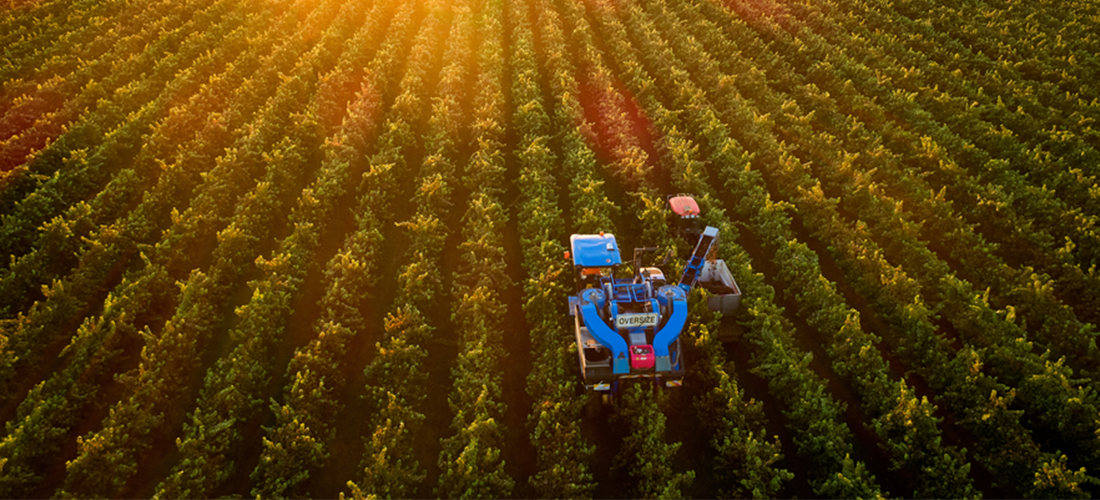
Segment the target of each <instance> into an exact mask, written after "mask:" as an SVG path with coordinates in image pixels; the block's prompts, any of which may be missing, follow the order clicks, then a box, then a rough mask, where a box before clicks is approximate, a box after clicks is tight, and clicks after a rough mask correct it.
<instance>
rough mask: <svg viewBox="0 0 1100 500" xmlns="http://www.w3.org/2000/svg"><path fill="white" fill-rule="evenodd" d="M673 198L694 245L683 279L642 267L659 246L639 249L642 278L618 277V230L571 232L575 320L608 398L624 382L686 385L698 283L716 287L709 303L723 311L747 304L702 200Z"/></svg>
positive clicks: (584, 363)
mask: <svg viewBox="0 0 1100 500" xmlns="http://www.w3.org/2000/svg"><path fill="white" fill-rule="evenodd" d="M667 201H668V206H669V209H670V212H671V213H670V216H671V217H672V218H673V219H674V224H675V228H676V232H677V233H679V234H680V235H681V236H683V237H684V238H687V239H688V241H689V245H690V244H694V251H693V252H692V253H691V256H690V258H689V259H688V261H687V264H686V265H685V266H684V269H683V272H682V273H681V275H680V277H679V279H678V280H676V281H671V282H670V281H666V278H665V273H664V272H663V271H661V269H660V268H659V267H642V256H643V255H644V254H646V253H650V252H656V251H657V248H652V247H647V248H635V249H634V262H633V269H634V276H633V277H632V278H616V277H615V271H617V270H618V268H619V267H620V266H621V265H622V264H623V262H622V258H621V256H620V254H619V247H618V244H617V243H616V241H615V235H613V234H605V233H600V234H574V235H572V236H571V237H570V247H571V248H570V252H569V254H566V255H567V258H570V257H571V258H572V260H573V270H574V275H575V278H576V285H577V290H576V294H574V295H573V296H570V297H569V314H570V316H573V317H574V318H575V321H574V324H575V332H574V333H575V335H576V341H577V355H578V358H579V361H580V368H581V374H582V376H583V377H584V382H585V385H586V386H587V387H588V389H590V390H595V391H601V392H603V393H604V394H605V396H608V395H614V394H615V393H617V392H618V386H619V381H621V380H624V379H652V381H653V383H654V385H656V386H658V387H659V386H660V385H662V384H663V385H664V386H665V387H678V386H680V385H681V384H682V382H683V378H684V358H683V349H682V348H681V341H680V332H681V331H682V330H683V329H684V326H685V324H686V323H687V317H688V293H689V292H691V290H692V289H693V288H695V287H696V286H700V287H702V288H703V289H705V290H706V291H707V292H709V295H708V297H707V305H708V306H709V307H710V308H711V309H712V310H716V311H721V312H722V313H723V314H733V313H734V312H735V311H736V310H737V307H738V305H739V304H740V302H741V291H740V289H739V288H738V287H737V283H736V282H735V281H734V280H733V276H732V275H731V274H730V271H729V269H728V268H727V267H726V263H725V262H723V261H722V260H720V259H716V258H715V253H716V251H717V248H718V247H717V245H718V229H717V228H714V227H709V226H708V227H706V228H701V227H700V226H701V224H700V221H699V205H698V204H697V203H696V202H695V199H694V198H692V197H691V196H690V195H670V196H669V197H668V198H667ZM667 260H668V259H667V258H666V259H665V261H666V262H667ZM662 264H663V263H662ZM605 399H606V398H605Z"/></svg>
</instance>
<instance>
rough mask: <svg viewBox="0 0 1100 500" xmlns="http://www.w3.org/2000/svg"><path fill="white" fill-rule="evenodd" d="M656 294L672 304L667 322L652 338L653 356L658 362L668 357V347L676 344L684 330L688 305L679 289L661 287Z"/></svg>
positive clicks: (685, 297)
mask: <svg viewBox="0 0 1100 500" xmlns="http://www.w3.org/2000/svg"><path fill="white" fill-rule="evenodd" d="M657 294H658V295H662V296H664V297H666V298H667V299H668V301H669V302H670V303H671V304H672V313H671V314H670V315H669V318H668V321H667V322H665V326H664V328H661V329H660V330H659V331H658V332H657V335H654V336H653V354H654V355H656V356H657V360H660V359H661V356H666V357H667V356H668V355H669V353H668V346H670V345H672V343H673V342H676V338H677V337H679V336H680V332H681V331H682V330H683V329H684V325H685V324H686V323H687V315H688V305H687V296H686V295H685V294H684V291H683V290H681V289H680V288H679V287H675V286H663V287H661V289H660V290H658V292H657Z"/></svg>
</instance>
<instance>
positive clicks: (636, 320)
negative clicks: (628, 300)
mask: <svg viewBox="0 0 1100 500" xmlns="http://www.w3.org/2000/svg"><path fill="white" fill-rule="evenodd" d="M657 316H658V315H657V313H644V314H620V315H618V316H615V328H644V327H648V326H657Z"/></svg>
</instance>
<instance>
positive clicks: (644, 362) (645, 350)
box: [630, 344, 657, 370]
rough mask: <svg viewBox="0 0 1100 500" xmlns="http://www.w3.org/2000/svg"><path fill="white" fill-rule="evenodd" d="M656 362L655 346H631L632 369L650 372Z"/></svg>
mask: <svg viewBox="0 0 1100 500" xmlns="http://www.w3.org/2000/svg"><path fill="white" fill-rule="evenodd" d="M656 362H657V357H656V356H654V355H653V346H651V345H649V344H645V345H635V346H630V368H632V369H634V370H650V369H652V368H653V365H654V364H656Z"/></svg>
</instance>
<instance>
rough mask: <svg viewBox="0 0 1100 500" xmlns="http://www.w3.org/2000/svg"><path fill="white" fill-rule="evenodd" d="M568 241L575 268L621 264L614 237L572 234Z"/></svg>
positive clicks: (609, 235) (608, 235) (610, 235)
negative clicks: (571, 248)
mask: <svg viewBox="0 0 1100 500" xmlns="http://www.w3.org/2000/svg"><path fill="white" fill-rule="evenodd" d="M569 241H570V244H571V245H572V247H573V265H575V266H584V267H610V266H615V265H619V264H622V263H623V260H622V257H620V256H619V245H618V243H615V235H612V234H605V235H603V236H600V235H598V234H574V235H573V236H572V237H570V238H569ZM608 245H610V250H608V248H609V247H608Z"/></svg>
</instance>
